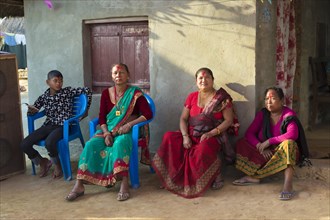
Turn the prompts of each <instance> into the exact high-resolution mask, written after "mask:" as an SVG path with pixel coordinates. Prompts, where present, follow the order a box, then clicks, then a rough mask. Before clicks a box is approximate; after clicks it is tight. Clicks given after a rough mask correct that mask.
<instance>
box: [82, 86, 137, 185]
mask: <svg viewBox="0 0 330 220" xmlns="http://www.w3.org/2000/svg"><path fill="white" fill-rule="evenodd" d="M142 95H143V93H142V91H141V90H140V89H139V88H137V87H134V86H130V87H128V89H127V90H126V92H125V94H124V96H123V97H122V98H121V99H120V100H119V101H118V104H117V105H116V106H114V107H113V108H112V110H111V111H110V112H109V113H108V115H107V126H108V130H109V131H112V133H113V134H114V135H115V137H114V141H113V145H112V146H106V145H105V141H104V137H103V133H102V130H98V131H97V132H96V134H95V136H94V137H93V138H91V139H90V140H89V141H88V142H87V143H86V145H85V147H84V150H83V152H82V153H81V155H80V159H79V164H78V171H77V179H79V180H84V181H87V182H90V183H93V184H95V185H100V186H109V185H114V184H115V183H116V181H117V179H118V177H122V176H128V168H129V158H130V155H131V151H132V145H133V143H132V134H131V132H132V131H130V132H128V133H126V134H121V135H119V134H118V133H117V132H118V129H119V128H120V126H122V125H123V124H125V123H126V121H127V120H128V119H129V117H130V116H131V114H132V112H133V110H134V106H135V103H136V100H137V99H138V98H139V97H140V96H142ZM118 111H120V115H118V114H117V115H116V112H118Z"/></svg>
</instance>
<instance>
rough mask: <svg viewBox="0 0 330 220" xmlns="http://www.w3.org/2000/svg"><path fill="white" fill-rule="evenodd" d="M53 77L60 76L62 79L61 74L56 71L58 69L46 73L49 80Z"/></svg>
mask: <svg viewBox="0 0 330 220" xmlns="http://www.w3.org/2000/svg"><path fill="white" fill-rule="evenodd" d="M54 77H61V78H62V79H63V75H62V73H61V72H60V71H58V70H51V71H49V73H48V74H47V79H48V80H51V79H52V78H54Z"/></svg>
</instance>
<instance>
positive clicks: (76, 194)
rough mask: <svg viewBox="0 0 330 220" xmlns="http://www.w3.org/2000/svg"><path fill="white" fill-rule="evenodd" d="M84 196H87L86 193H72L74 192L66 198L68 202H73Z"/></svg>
mask: <svg viewBox="0 0 330 220" xmlns="http://www.w3.org/2000/svg"><path fill="white" fill-rule="evenodd" d="M84 194H85V191H82V192H73V191H72V192H70V193H69V195H67V196H66V197H65V199H66V200H67V201H70V202H72V201H74V200H76V199H77V198H78V197H80V196H83V195H84Z"/></svg>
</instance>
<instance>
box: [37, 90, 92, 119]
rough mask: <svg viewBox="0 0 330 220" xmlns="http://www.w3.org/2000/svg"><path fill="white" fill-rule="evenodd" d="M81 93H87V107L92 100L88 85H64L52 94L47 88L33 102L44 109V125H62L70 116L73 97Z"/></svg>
mask: <svg viewBox="0 0 330 220" xmlns="http://www.w3.org/2000/svg"><path fill="white" fill-rule="evenodd" d="M82 93H84V94H87V97H88V107H87V109H88V108H89V106H90V104H91V102H92V92H91V90H90V89H89V88H88V87H84V88H80V87H78V88H71V87H65V88H62V89H61V90H60V91H58V92H57V93H55V94H54V95H50V89H47V90H46V91H45V93H44V94H42V95H41V96H39V97H38V99H37V100H36V101H35V102H34V106H35V107H36V108H38V109H41V108H44V109H45V111H46V120H45V122H44V125H63V123H64V121H65V120H67V119H69V118H70V117H71V116H72V104H73V97H74V96H76V95H80V94H82Z"/></svg>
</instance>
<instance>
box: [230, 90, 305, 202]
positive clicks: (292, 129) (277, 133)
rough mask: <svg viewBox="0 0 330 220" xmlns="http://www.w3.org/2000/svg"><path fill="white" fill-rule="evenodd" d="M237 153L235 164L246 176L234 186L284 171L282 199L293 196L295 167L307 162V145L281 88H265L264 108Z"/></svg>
mask: <svg viewBox="0 0 330 220" xmlns="http://www.w3.org/2000/svg"><path fill="white" fill-rule="evenodd" d="M236 156H237V159H236V164H235V166H236V168H237V169H239V170H241V171H242V172H244V173H245V174H246V176H244V177H242V178H240V179H238V180H235V181H234V182H233V184H234V185H250V184H256V183H259V182H260V179H261V178H264V177H267V176H270V175H272V174H275V173H278V172H280V171H283V170H284V185H283V190H282V192H281V193H280V199H281V200H289V199H291V198H292V197H293V195H294V191H293V184H292V178H293V171H294V170H293V167H294V166H295V165H296V164H302V163H303V162H304V161H306V159H307V157H308V147H307V144H306V139H305V134H304V130H303V128H302V126H301V124H300V122H299V120H298V118H297V117H296V113H295V112H294V111H293V110H292V109H290V108H288V107H286V106H284V94H283V91H282V89H281V88H277V87H270V88H268V89H266V91H265V108H263V109H262V110H261V111H260V112H258V113H257V115H256V117H255V118H254V120H253V122H252V124H251V125H250V126H249V128H248V130H247V131H246V134H245V138H243V139H241V140H239V141H238V142H237V145H236Z"/></svg>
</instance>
